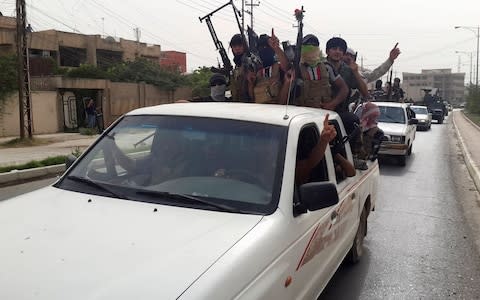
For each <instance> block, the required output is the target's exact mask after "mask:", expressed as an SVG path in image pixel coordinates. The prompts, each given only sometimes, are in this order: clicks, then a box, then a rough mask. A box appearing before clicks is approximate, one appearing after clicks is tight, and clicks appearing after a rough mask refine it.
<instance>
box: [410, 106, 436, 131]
mask: <svg viewBox="0 0 480 300" xmlns="http://www.w3.org/2000/svg"><path fill="white" fill-rule="evenodd" d="M410 108H411V109H412V110H413V112H414V113H415V119H417V120H418V124H417V129H423V130H429V129H430V127H431V126H432V114H431V113H430V112H429V111H428V108H427V107H426V106H420V105H411V106H410Z"/></svg>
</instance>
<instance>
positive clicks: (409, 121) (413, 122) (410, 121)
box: [408, 119, 418, 125]
mask: <svg viewBox="0 0 480 300" xmlns="http://www.w3.org/2000/svg"><path fill="white" fill-rule="evenodd" d="M416 124H418V119H410V120H408V125H416Z"/></svg>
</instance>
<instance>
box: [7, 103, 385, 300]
mask: <svg viewBox="0 0 480 300" xmlns="http://www.w3.org/2000/svg"><path fill="white" fill-rule="evenodd" d="M326 113H330V123H331V124H333V125H334V126H335V127H336V129H337V132H338V135H337V138H336V140H337V141H341V140H342V138H343V137H344V136H345V130H344V128H343V125H342V122H341V120H340V118H339V116H338V115H337V114H335V113H333V112H329V111H325V110H320V109H310V108H303V107H288V108H287V107H285V106H279V105H267V104H242V103H181V104H167V105H160V106H155V107H147V108H141V109H137V110H135V111H132V112H130V113H128V114H126V115H125V116H123V117H122V118H120V119H119V120H118V121H117V122H116V123H115V124H113V125H112V126H110V128H109V129H108V130H107V131H106V132H105V133H104V134H103V135H102V136H101V137H100V138H99V139H98V140H97V141H96V142H95V143H94V144H93V145H92V146H91V147H90V148H89V149H87V151H86V152H85V153H84V154H83V155H82V156H81V157H80V158H79V159H77V160H76V161H75V162H74V164H73V165H72V166H71V167H70V168H69V169H68V170H67V172H66V173H65V174H64V175H63V176H62V177H61V178H60V179H59V180H58V181H57V182H56V183H55V184H53V185H52V186H50V187H46V188H43V189H41V190H38V191H35V192H32V193H30V194H25V195H22V196H19V197H16V198H12V199H9V200H5V201H2V202H0V245H2V246H1V249H2V250H1V251H0V266H1V268H0V299H16V300H20V299H33V298H35V299H49V300H52V299H82V300H85V299H117V300H118V299H209V300H212V299H222V300H223V299H288V300H290V299H316V298H317V297H318V296H319V295H320V294H321V292H322V290H323V289H324V287H325V286H326V284H327V283H328V281H329V280H330V278H331V277H332V276H333V274H334V273H335V271H336V269H337V268H338V267H339V265H340V263H341V262H342V261H343V260H344V259H345V258H348V259H350V260H351V261H354V262H355V261H357V260H358V259H359V258H360V256H361V254H362V243H363V239H364V237H365V235H366V233H367V217H368V216H369V214H370V212H371V210H372V209H373V208H374V207H375V202H376V198H377V193H376V190H377V180H378V176H379V170H378V164H377V162H369V168H368V170H364V171H357V174H356V175H355V176H353V177H349V178H345V179H342V180H341V179H338V180H337V178H336V172H335V165H334V162H333V159H332V152H331V149H330V148H329V147H327V150H326V153H325V158H324V160H323V161H322V162H320V163H319V164H318V165H317V166H316V167H315V169H314V170H313V171H312V173H311V176H310V179H309V182H308V183H306V184H303V185H301V186H299V185H297V184H296V183H295V171H294V170H295V165H296V162H297V159H299V157H300V156H304V155H305V154H308V153H309V151H311V149H312V147H313V146H314V145H315V144H316V143H317V141H318V139H319V133H320V132H321V130H322V127H323V120H324V117H325V115H326ZM340 145H342V144H340ZM335 151H340V152H341V153H342V154H343V155H344V157H346V158H347V159H348V160H349V161H350V162H352V154H351V152H350V146H349V143H346V144H344V146H338V145H337V146H335Z"/></svg>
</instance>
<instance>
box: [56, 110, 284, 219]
mask: <svg viewBox="0 0 480 300" xmlns="http://www.w3.org/2000/svg"><path fill="white" fill-rule="evenodd" d="M286 134H287V127H283V126H276V125H270V124H263V123H254V122H245V121H235V120H226V119H217V118H198V117H179V116H126V117H125V118H123V119H122V120H121V121H120V122H119V123H118V124H117V125H116V126H115V127H114V128H112V129H110V130H109V131H108V132H107V133H106V134H105V135H103V137H102V138H101V140H99V141H98V142H97V143H96V145H95V146H94V147H93V148H92V149H91V150H89V152H88V153H86V155H85V156H84V157H83V158H82V159H81V160H80V161H79V162H77V163H76V164H75V166H74V167H73V168H71V169H70V170H69V172H68V173H67V174H66V175H65V176H64V177H63V178H62V180H61V181H60V182H59V183H58V184H57V185H56V186H57V187H59V188H63V189H69V190H75V191H78V192H84V193H90V194H98V195H102V196H107V197H113V198H121V199H128V200H134V201H145V202H154V203H160V204H165V205H178V206H187V207H194V208H199V209H211V210H219V209H218V208H219V207H221V208H229V207H230V208H231V211H232V212H243V213H253V214H269V213H272V212H273V211H275V209H276V207H277V204H278V198H279V193H280V184H281V177H282V173H283V161H284V153H285V144H286ZM117 195H121V197H119V196H117ZM180 196H181V197H180ZM194 198H196V200H199V201H190V200H195V199H194ZM187 200H188V201H187ZM202 200H203V201H202ZM209 204H210V205H209ZM224 210H225V209H224ZM224 210H223V211H224Z"/></svg>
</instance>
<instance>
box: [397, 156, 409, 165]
mask: <svg viewBox="0 0 480 300" xmlns="http://www.w3.org/2000/svg"><path fill="white" fill-rule="evenodd" d="M398 164H399V165H400V166H402V167H405V166H406V165H407V155H402V156H399V157H398Z"/></svg>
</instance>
